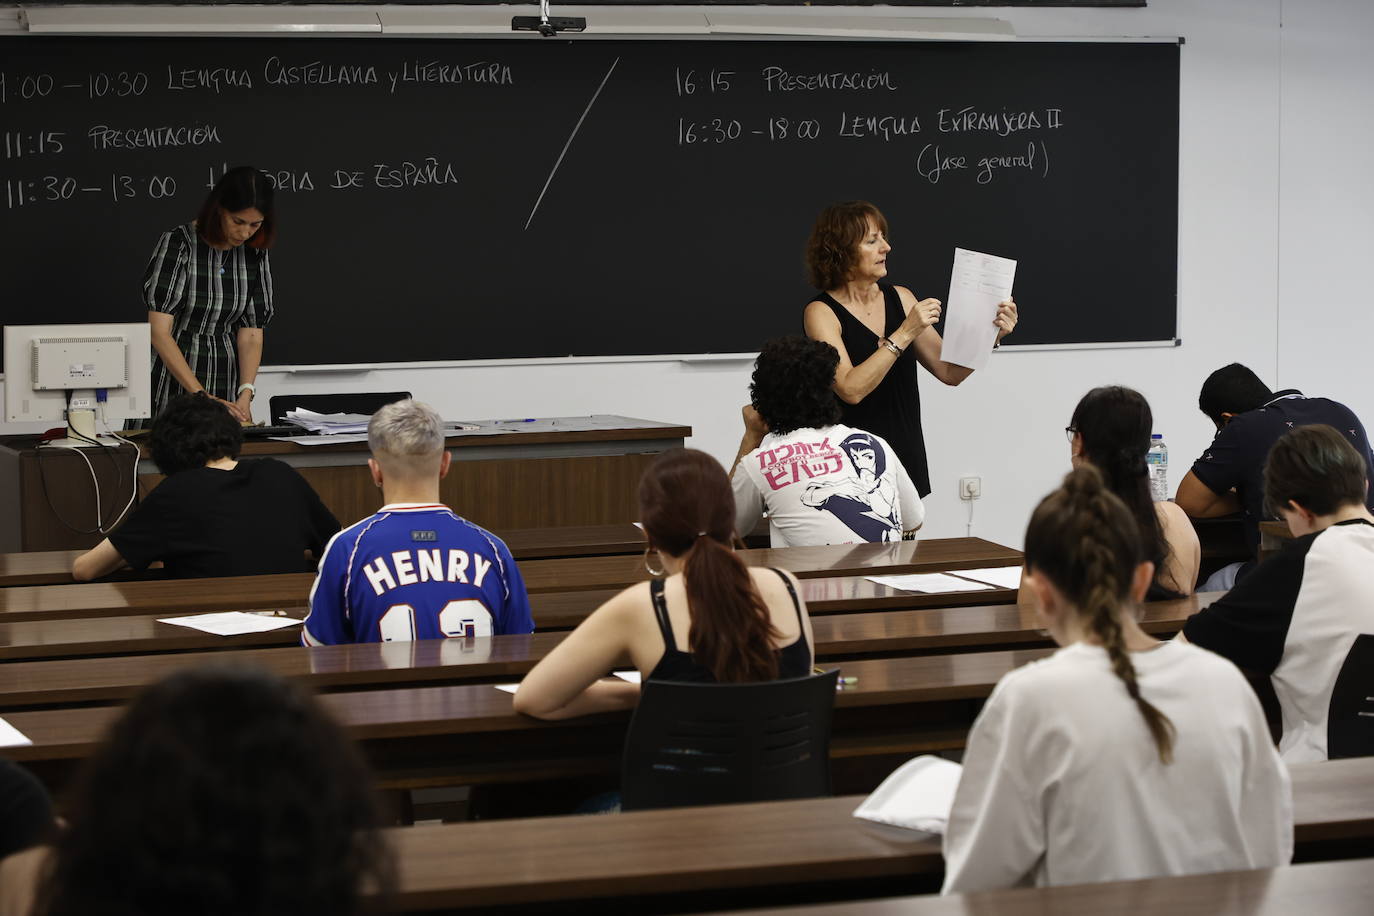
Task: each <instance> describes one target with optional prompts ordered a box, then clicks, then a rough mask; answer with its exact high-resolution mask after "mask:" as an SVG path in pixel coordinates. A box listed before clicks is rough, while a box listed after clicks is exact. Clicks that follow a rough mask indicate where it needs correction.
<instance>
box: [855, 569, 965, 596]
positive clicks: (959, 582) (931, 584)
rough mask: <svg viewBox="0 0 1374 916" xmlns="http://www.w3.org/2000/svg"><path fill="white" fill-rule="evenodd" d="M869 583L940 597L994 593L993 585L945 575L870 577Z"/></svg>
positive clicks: (914, 574)
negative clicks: (945, 595)
mask: <svg viewBox="0 0 1374 916" xmlns="http://www.w3.org/2000/svg"><path fill="white" fill-rule="evenodd" d="M867 578H868V581H870V582H877V583H878V584H879V585H886V586H887V587H888V588H895V589H900V590H901V591H904V592H925V593H927V594H930V595H940V594H944V593H945V592H982V591H992V586H991V585H985V584H984V583H982V582H970V581H969V580H967V579H957V578H955V577H954V576H947V575H945V574H944V573H912V574H911V575H909V576H868V577H867Z"/></svg>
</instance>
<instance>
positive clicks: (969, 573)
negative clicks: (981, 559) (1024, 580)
mask: <svg viewBox="0 0 1374 916" xmlns="http://www.w3.org/2000/svg"><path fill="white" fill-rule="evenodd" d="M950 574H951V575H955V576H959V577H960V578H963V579H972V580H973V581H974V582H987V583H989V584H991V585H995V586H997V587H998V588H1020V587H1021V567H1019V566H985V567H983V568H982V569H951V570H950Z"/></svg>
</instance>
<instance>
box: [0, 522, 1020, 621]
mask: <svg viewBox="0 0 1374 916" xmlns="http://www.w3.org/2000/svg"><path fill="white" fill-rule="evenodd" d="M739 556H740V557H741V558H742V559H743V560H744V561H745V562H746V563H748V564H750V565H752V566H780V567H782V568H784V569H789V570H791V571H792V572H793V573H795V574H796V575H797V576H799V577H802V578H820V577H833V576H856V575H865V574H872V573H879V572H881V573H890V574H897V573H909V572H936V571H942V570H955V569H970V568H974V567H979V566H1004V565H1010V564H1014V563H1019V562H1021V553H1020V551H1017V550H1012V549H1011V548H1009V547H1002V546H1001V545H998V544H993V543H991V542H990V541H984V540H982V539H981V538H943V539H936V540H931V541H916V542H912V541H907V542H902V543H898V544H857V545H845V546H836V547H784V548H778V549H773V548H758V549H752V550H741V551H739ZM520 571H521V573H522V575H523V576H524V578H525V584H526V587H527V589H528V590H529V592H530V594H531V595H536V594H538V593H541V592H570V591H582V590H597V591H604V590H606V589H617V588H624V587H625V586H627V585H632V584H634V583H635V582H640V581H643V580H645V579H648V578H649V574H648V573H647V572H646V571H645V569H644V564H643V560H642V558H641V557H638V556H605V557H579V558H575V559H558V560H529V561H525V562H522V563H521V564H520ZM314 581H315V577H314V574H313V573H286V574H282V575H275V576H234V577H225V578H220V579H168V580H161V581H152V582H90V583H83V584H72V585H42V586H39V585H32V586H16V587H13V588H6V589H0V621H6V622H7V621H18V620H42V619H52V618H54V617H69V618H70V617H76V616H81V617H123V616H128V615H130V614H137V613H162V612H166V613H172V612H177V613H192V612H195V611H205V610H250V609H255V608H277V607H302V606H304V605H305V603H306V600H307V598H308V596H309V594H310V586H311V584H312V583H313V582H314ZM536 620H538V618H536Z"/></svg>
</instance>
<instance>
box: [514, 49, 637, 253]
mask: <svg viewBox="0 0 1374 916" xmlns="http://www.w3.org/2000/svg"><path fill="white" fill-rule="evenodd" d="M618 63H620V58H618V57H617V58H616V59H615V60H613V61H612V62H611V69H609V70H607V71H606V75H605V76H604V77H602V78H601V85H600V86H597V87H596V92H593V93H592V99H591V101H590V102H588V103H587V107H586V108H585V109H583V111H582V117H580V118H578V119H577V124H576V125H574V126H573V129H572V133H571V134H569V135H568V142H567V143H564V144H563V152H561V153H559V154H558V161H557V162H555V163H554V164H553V171H551V172H549V177H548V180H547V181H545V182H544V189H543V190H542V191H540V192H539V199H538V200H536V201H535V202H534V209H533V210H531V211H530V218H529V219H527V220H525V228H526V229H528V228H529V227H530V223H532V222H534V214H535V213H537V212H538V211H539V205H540V204H541V203H543V202H544V195H545V194H547V193H548V192H549V185H551V184H553V176H554V175H556V174H558V167H559V166H560V165H562V164H563V157H564V156H566V155H568V147H570V146H572V142H573V138H575V137H576V136H577V132H578V131H579V130H581V129H582V122H583V121H585V120H587V114H588V113H589V112H590V111H591V110H592V106H593V105H595V104H596V100H597V98H598V97H599V96H600V95H601V90H602V89H605V88H606V83H607V82H609V81H610V79H611V74H612V73H614V72H615V67H616V64H618Z"/></svg>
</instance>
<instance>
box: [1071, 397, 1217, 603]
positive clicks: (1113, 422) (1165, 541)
mask: <svg viewBox="0 0 1374 916" xmlns="http://www.w3.org/2000/svg"><path fill="white" fill-rule="evenodd" d="M1153 425H1154V417H1153V416H1152V414H1151V413H1150V405H1149V403H1148V402H1147V401H1146V400H1145V398H1144V397H1143V396H1142V395H1141V394H1140V392H1138V391H1135V390H1133V389H1131V388H1123V387H1121V386H1119V385H1107V386H1104V387H1101V388H1094V389H1093V390H1092V391H1089V392H1088V393H1087V394H1085V395H1084V396H1083V399H1082V400H1081V401H1079V402H1078V406H1077V407H1075V408H1074V411H1073V418H1072V419H1071V420H1070V421H1069V425H1068V427H1067V429H1066V430H1065V431H1066V432H1067V433H1068V436H1069V447H1070V452H1071V460H1072V461H1073V466H1074V467H1079V466H1081V465H1082V464H1084V463H1087V464H1091V465H1092V466H1093V467H1095V468H1097V470H1098V471H1099V472H1100V473H1101V474H1102V478H1103V480H1104V481H1105V482H1106V484H1107V489H1109V490H1111V491H1112V492H1113V493H1114V494H1116V495H1117V496H1118V497H1119V498H1120V499H1121V501H1122V502H1123V503H1125V504H1126V509H1127V510H1128V511H1129V512H1130V513H1131V517H1132V518H1133V519H1135V523H1136V525H1137V527H1138V528H1139V529H1140V538H1141V544H1142V546H1143V548H1144V550H1145V558H1146V559H1147V560H1149V561H1150V562H1151V563H1153V564H1154V566H1155V577H1154V579H1153V580H1152V581H1151V582H1150V589H1149V591H1148V592H1146V599H1147V600H1151V601H1156V600H1161V599H1165V598H1178V597H1182V596H1184V595H1191V594H1192V593H1193V588H1194V586H1195V585H1196V584H1197V573H1198V566H1199V565H1200V564H1201V562H1202V549H1201V547H1200V546H1199V544H1198V539H1197V532H1196V531H1195V530H1194V528H1193V524H1192V522H1190V521H1189V520H1188V516H1187V514H1186V513H1185V512H1184V511H1183V510H1182V509H1180V508H1179V507H1178V506H1176V505H1174V504H1173V503H1171V502H1154V501H1152V499H1151V497H1150V478H1149V470H1148V467H1147V465H1146V463H1145V455H1146V452H1148V451H1149V449H1150V431H1151V429H1152V427H1153Z"/></svg>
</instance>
